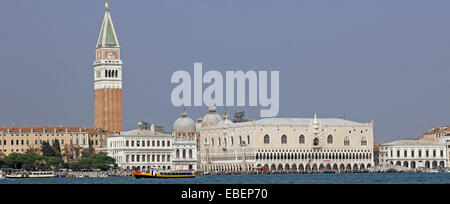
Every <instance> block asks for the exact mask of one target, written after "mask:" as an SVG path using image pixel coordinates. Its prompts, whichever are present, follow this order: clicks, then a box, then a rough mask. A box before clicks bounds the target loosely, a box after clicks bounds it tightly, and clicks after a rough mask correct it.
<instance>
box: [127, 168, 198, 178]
mask: <svg viewBox="0 0 450 204" xmlns="http://www.w3.org/2000/svg"><path fill="white" fill-rule="evenodd" d="M132 175H133V176H134V177H135V178H137V179H139V178H194V177H195V174H194V172H192V171H183V170H173V171H170V170H165V171H158V170H146V171H137V172H133V173H132Z"/></svg>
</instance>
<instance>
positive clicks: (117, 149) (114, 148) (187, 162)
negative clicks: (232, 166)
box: [105, 125, 197, 171]
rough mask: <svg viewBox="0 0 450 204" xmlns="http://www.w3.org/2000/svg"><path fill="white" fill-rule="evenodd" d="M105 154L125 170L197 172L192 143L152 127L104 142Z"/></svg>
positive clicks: (193, 141) (140, 127) (115, 136)
mask: <svg viewBox="0 0 450 204" xmlns="http://www.w3.org/2000/svg"><path fill="white" fill-rule="evenodd" d="M106 144H107V147H106V150H105V151H106V152H107V154H108V156H110V157H113V158H114V159H116V163H117V164H118V166H119V167H121V168H123V169H128V170H143V169H162V170H193V171H196V170H197V160H196V157H197V148H196V142H195V140H191V139H189V138H188V137H185V136H183V137H177V136H174V135H172V134H166V133H160V132H156V131H155V127H154V125H151V127H150V129H144V128H143V127H142V126H140V125H139V128H138V129H136V130H131V131H127V132H123V133H120V134H117V135H113V136H109V137H108V138H107V143H106Z"/></svg>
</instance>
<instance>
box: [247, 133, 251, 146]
mask: <svg viewBox="0 0 450 204" xmlns="http://www.w3.org/2000/svg"><path fill="white" fill-rule="evenodd" d="M247 144H250V135H247Z"/></svg>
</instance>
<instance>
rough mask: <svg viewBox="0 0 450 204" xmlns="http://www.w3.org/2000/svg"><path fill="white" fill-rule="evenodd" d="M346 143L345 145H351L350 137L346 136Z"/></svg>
mask: <svg viewBox="0 0 450 204" xmlns="http://www.w3.org/2000/svg"><path fill="white" fill-rule="evenodd" d="M344 145H345V146H348V145H350V139H348V137H346V138H345V139H344Z"/></svg>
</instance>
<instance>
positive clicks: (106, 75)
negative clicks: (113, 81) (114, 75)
mask: <svg viewBox="0 0 450 204" xmlns="http://www.w3.org/2000/svg"><path fill="white" fill-rule="evenodd" d="M106 77H108V70H105V78H106Z"/></svg>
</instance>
